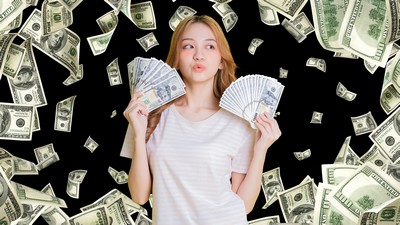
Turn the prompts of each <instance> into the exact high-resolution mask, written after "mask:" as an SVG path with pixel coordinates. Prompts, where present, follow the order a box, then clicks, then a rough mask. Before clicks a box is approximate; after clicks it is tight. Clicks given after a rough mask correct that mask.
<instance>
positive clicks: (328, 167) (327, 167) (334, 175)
mask: <svg viewBox="0 0 400 225" xmlns="http://www.w3.org/2000/svg"><path fill="white" fill-rule="evenodd" d="M358 168H359V166H356V165H340V164H322V165H321V173H322V182H323V183H325V184H330V185H335V186H336V185H338V184H340V182H342V181H343V180H345V179H346V178H348V177H349V176H351V175H352V174H353V173H354V172H355V171H356V170H357V169H358Z"/></svg>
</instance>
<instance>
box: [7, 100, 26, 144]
mask: <svg viewBox="0 0 400 225" xmlns="http://www.w3.org/2000/svg"><path fill="white" fill-rule="evenodd" d="M33 111H34V106H29V105H22V104H15V103H14V104H13V103H5V102H0V139H4V140H16V141H30V140H32V124H33Z"/></svg>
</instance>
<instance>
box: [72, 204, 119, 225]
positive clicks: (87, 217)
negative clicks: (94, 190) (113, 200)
mask: <svg viewBox="0 0 400 225" xmlns="http://www.w3.org/2000/svg"><path fill="white" fill-rule="evenodd" d="M68 221H69V223H70V224H71V225H90V224H110V223H111V221H110V212H109V211H108V209H107V206H106V205H101V206H97V207H95V208H92V209H89V210H86V211H83V212H81V213H78V214H76V215H74V216H72V217H71V218H70V219H69V220H68Z"/></svg>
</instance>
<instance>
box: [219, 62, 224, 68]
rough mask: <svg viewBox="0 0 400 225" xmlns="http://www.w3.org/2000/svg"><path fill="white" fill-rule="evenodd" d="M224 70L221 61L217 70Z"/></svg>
mask: <svg viewBox="0 0 400 225" xmlns="http://www.w3.org/2000/svg"><path fill="white" fill-rule="evenodd" d="M223 68H224V64H222V61H221V62H220V63H219V66H218V69H220V70H222V69H223Z"/></svg>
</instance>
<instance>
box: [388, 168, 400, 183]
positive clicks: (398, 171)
mask: <svg viewBox="0 0 400 225" xmlns="http://www.w3.org/2000/svg"><path fill="white" fill-rule="evenodd" d="M386 173H387V174H388V175H389V176H391V177H392V178H394V179H395V180H396V181H397V182H399V183H400V165H399V164H392V163H390V164H389V165H388V166H387V169H386Z"/></svg>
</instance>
